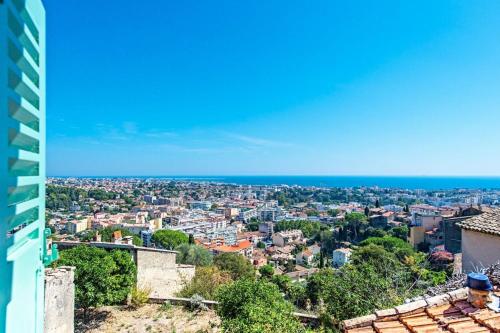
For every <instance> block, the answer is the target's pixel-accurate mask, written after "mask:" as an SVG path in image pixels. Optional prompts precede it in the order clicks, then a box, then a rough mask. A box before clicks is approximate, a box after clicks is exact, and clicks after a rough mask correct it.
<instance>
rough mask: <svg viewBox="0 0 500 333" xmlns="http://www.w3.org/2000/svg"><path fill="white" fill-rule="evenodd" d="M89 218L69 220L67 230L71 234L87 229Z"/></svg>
mask: <svg viewBox="0 0 500 333" xmlns="http://www.w3.org/2000/svg"><path fill="white" fill-rule="evenodd" d="M87 226H88V224H87V220H86V219H85V220H74V221H68V222H67V223H66V230H67V231H68V232H69V233H70V234H77V233H79V232H82V231H85V230H87Z"/></svg>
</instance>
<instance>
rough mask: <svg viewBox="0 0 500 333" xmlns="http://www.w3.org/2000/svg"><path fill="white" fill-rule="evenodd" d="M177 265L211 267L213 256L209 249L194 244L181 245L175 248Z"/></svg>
mask: <svg viewBox="0 0 500 333" xmlns="http://www.w3.org/2000/svg"><path fill="white" fill-rule="evenodd" d="M175 250H176V251H178V252H179V253H178V254H177V263H178V264H185V265H195V266H209V265H211V264H212V261H213V256H212V253H210V252H209V251H208V250H207V249H205V248H204V247H201V246H199V245H194V244H181V245H179V246H177V247H176V248H175Z"/></svg>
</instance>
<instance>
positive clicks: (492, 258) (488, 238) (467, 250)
mask: <svg viewBox="0 0 500 333" xmlns="http://www.w3.org/2000/svg"><path fill="white" fill-rule="evenodd" d="M499 261H500V236H494V235H489V234H484V233H480V232H475V231H470V230H464V229H462V271H463V272H464V273H469V272H471V271H474V270H475V269H476V268H482V267H487V266H490V265H492V264H495V263H497V262H499Z"/></svg>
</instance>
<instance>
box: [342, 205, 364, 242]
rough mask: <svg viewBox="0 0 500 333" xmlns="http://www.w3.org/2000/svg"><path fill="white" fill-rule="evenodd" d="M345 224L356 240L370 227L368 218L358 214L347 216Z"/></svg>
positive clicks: (348, 214)
mask: <svg viewBox="0 0 500 333" xmlns="http://www.w3.org/2000/svg"><path fill="white" fill-rule="evenodd" d="M345 222H346V223H347V227H348V228H349V229H350V231H351V233H352V235H353V236H354V240H357V238H358V234H359V233H360V232H363V231H364V228H366V226H367V225H368V218H367V217H366V215H365V214H362V213H358V212H353V213H347V214H345Z"/></svg>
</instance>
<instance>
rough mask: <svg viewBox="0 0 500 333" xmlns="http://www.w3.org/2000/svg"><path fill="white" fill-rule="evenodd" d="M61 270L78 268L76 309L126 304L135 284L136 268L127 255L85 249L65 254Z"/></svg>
mask: <svg viewBox="0 0 500 333" xmlns="http://www.w3.org/2000/svg"><path fill="white" fill-rule="evenodd" d="M56 265H57V266H74V267H76V270H75V280H74V281H75V294H76V306H77V307H79V308H83V309H84V315H85V317H86V314H87V310H88V309H89V308H90V307H97V306H102V305H113V304H121V303H123V302H124V301H125V300H126V298H127V295H128V294H129V293H130V291H131V288H132V287H133V286H134V284H135V279H136V267H135V264H134V262H133V260H132V256H131V255H130V254H129V253H128V252H125V251H120V250H114V251H111V252H107V251H106V250H103V249H99V248H96V247H91V246H86V245H81V246H77V247H74V248H72V249H69V250H64V251H61V256H60V259H59V260H58V261H57V262H56Z"/></svg>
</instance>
